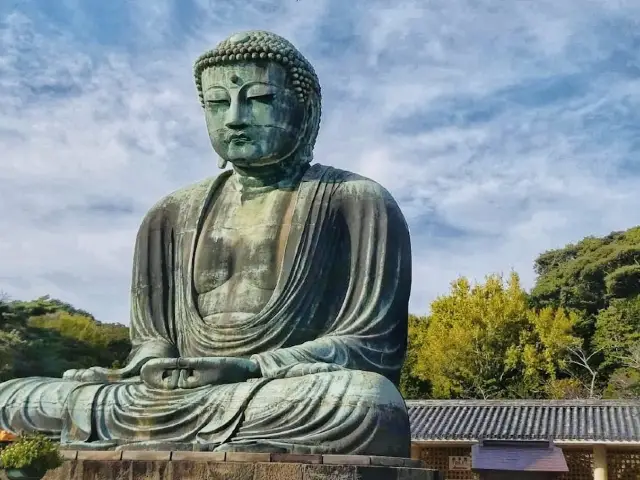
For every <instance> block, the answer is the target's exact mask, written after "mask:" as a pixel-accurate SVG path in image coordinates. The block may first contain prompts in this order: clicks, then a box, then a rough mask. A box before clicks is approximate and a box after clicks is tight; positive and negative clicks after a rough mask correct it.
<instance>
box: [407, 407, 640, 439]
mask: <svg viewBox="0 0 640 480" xmlns="http://www.w3.org/2000/svg"><path fill="white" fill-rule="evenodd" d="M407 407H408V409H409V421H410V423H411V437H412V439H413V440H424V441H476V440H479V439H482V438H484V439H496V440H510V439H532V440H546V439H549V438H553V439H554V440H555V441H567V442H571V441H578V442H579V441H582V442H602V443H607V442H639V443H640V400H636V401H634V400H630V401H612V400H571V401H558V400H408V401H407Z"/></svg>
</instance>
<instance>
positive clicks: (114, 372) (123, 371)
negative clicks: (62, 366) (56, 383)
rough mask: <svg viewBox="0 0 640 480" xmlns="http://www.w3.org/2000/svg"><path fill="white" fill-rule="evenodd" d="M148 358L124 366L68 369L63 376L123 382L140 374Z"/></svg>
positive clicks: (103, 381)
mask: <svg viewBox="0 0 640 480" xmlns="http://www.w3.org/2000/svg"><path fill="white" fill-rule="evenodd" d="M148 360H149V358H147V357H141V358H138V359H136V360H134V361H133V362H130V363H129V364H128V365H126V366H124V367H122V368H104V367H91V368H81V369H72V370H67V371H66V372H64V373H63V374H62V378H63V379H65V380H75V381H78V382H101V383H111V382H121V381H122V380H126V379H127V378H132V377H135V376H136V375H138V374H140V368H141V367H142V365H143V364H144V363H145V362H146V361H148Z"/></svg>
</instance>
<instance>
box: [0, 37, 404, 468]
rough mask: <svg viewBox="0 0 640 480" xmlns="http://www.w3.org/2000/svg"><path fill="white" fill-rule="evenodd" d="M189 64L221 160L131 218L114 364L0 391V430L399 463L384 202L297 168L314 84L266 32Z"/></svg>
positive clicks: (400, 406) (400, 349)
mask: <svg viewBox="0 0 640 480" xmlns="http://www.w3.org/2000/svg"><path fill="white" fill-rule="evenodd" d="M195 74H196V86H197V89H198V92H199V94H200V99H201V102H202V105H203V108H204V113H205V119H206V124H207V130H208V132H209V136H210V138H211V143H212V146H213V148H214V150H215V151H216V153H217V154H218V155H219V157H220V159H221V160H220V162H219V165H220V166H222V167H224V166H225V165H226V164H227V163H230V164H231V165H232V166H233V169H232V170H228V171H225V172H223V173H221V174H220V175H218V176H217V177H215V178H210V179H206V180H204V181H202V182H200V183H198V184H196V185H192V186H188V187H185V188H183V189H180V190H178V191H176V192H174V193H172V194H170V195H168V196H167V197H165V198H163V199H162V200H160V201H159V202H158V203H157V204H156V205H155V206H154V207H153V208H152V209H151V210H150V212H149V213H148V214H147V215H146V217H145V218H144V220H143V222H142V225H141V227H140V230H139V233H138V237H137V241H136V247H135V257H134V262H133V279H132V290H131V318H130V322H131V339H132V343H133V350H132V352H131V355H130V358H129V361H128V364H127V366H125V367H124V368H122V369H120V370H108V369H105V368H99V367H93V368H88V369H86V370H80V371H69V372H66V373H65V375H64V377H63V378H62V379H53V378H26V379H15V380H11V381H9V382H6V383H4V384H1V385H0V409H1V410H0V428H2V429H5V430H9V431H13V432H19V431H34V430H37V431H41V432H45V433H47V434H48V435H50V436H52V437H59V438H60V439H61V441H62V443H64V444H75V445H78V448H95V449H103V450H104V449H105V448H115V447H118V448H120V449H164V450H209V451H211V450H213V451H220V452H224V451H229V452H233V451H241V452H286V453H305V454H314V453H316V454H317V453H323V454H324V453H326V454H330V453H349V454H363V455H388V456H408V455H409V442H410V438H409V422H408V416H407V412H406V408H405V405H404V401H403V399H402V397H401V395H400V393H399V392H398V390H397V388H396V384H397V382H398V379H399V374H400V368H401V366H402V362H403V360H404V355H405V350H406V338H407V313H408V312H407V307H408V300H409V291H410V284H411V252H410V242H409V233H408V229H407V225H406V223H405V220H404V218H403V216H402V213H401V212H400V209H399V208H398V206H397V204H396V202H395V201H394V200H393V198H392V197H391V196H390V195H389V193H388V192H387V191H386V190H385V189H384V188H383V187H381V186H380V185H378V184H377V183H375V182H373V181H371V180H369V179H366V178H364V177H361V176H358V175H356V174H354V173H350V172H346V171H343V170H338V169H335V168H331V167H327V166H323V165H320V164H313V165H311V161H312V156H313V146H314V144H315V140H316V137H317V134H318V129H319V124H320V86H319V83H318V79H317V77H316V74H315V72H314V71H313V67H312V66H311V65H310V64H309V62H308V61H307V60H306V59H304V57H303V56H302V55H301V54H300V53H299V52H298V51H297V50H296V49H295V48H294V47H293V46H292V45H291V44H290V43H289V42H287V41H286V40H284V39H283V38H281V37H279V36H277V35H274V34H271V33H268V32H258V31H252V32H243V33H240V34H236V35H233V36H232V37H230V38H229V39H228V40H225V41H224V42H222V43H221V44H220V45H219V46H218V47H217V48H216V49H215V50H212V51H210V52H207V53H205V54H204V55H202V56H201V57H200V58H199V59H198V61H197V62H196V66H195Z"/></svg>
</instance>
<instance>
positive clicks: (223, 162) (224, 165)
mask: <svg viewBox="0 0 640 480" xmlns="http://www.w3.org/2000/svg"><path fill="white" fill-rule="evenodd" d="M218 168H221V169H222V168H227V161H226V160H225V159H224V158H222V157H218Z"/></svg>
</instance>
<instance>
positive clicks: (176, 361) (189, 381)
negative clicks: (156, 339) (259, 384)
mask: <svg viewBox="0 0 640 480" xmlns="http://www.w3.org/2000/svg"><path fill="white" fill-rule="evenodd" d="M259 376H260V367H259V366H258V364H257V363H256V362H254V361H253V360H249V359H247V358H236V357H195V358H193V357H191V358H158V359H155V360H150V361H149V362H147V363H146V364H145V365H144V366H143V367H142V370H141V372H140V378H141V380H142V381H143V382H144V383H145V384H146V385H147V386H148V387H151V388H158V389H162V390H174V389H176V388H198V387H202V386H204V385H222V384H227V383H238V382H245V381H247V380H249V379H250V378H256V377H259Z"/></svg>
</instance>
